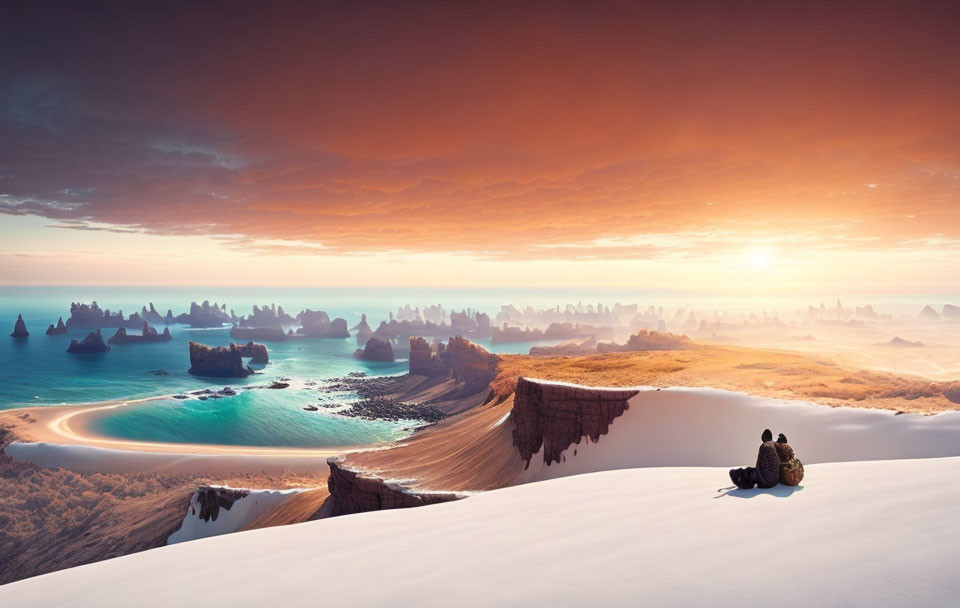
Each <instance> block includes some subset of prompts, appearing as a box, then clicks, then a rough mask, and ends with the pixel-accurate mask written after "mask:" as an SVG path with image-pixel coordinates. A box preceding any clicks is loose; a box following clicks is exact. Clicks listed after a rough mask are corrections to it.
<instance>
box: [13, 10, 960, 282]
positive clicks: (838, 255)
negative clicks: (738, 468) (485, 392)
mask: <svg viewBox="0 0 960 608" xmlns="http://www.w3.org/2000/svg"><path fill="white" fill-rule="evenodd" d="M27 4H29V6H27ZM192 4H194V5H193V6H191V3H176V2H173V3H150V4H146V3H112V4H99V3H59V4H58V3H43V2H38V3H21V6H13V7H10V8H8V9H5V11H4V12H5V15H4V22H3V23H2V24H0V266H2V270H0V283H6V284H24V283H31V284H64V283H84V282H86V283H97V284H104V283H125V282H138V283H139V284H151V283H159V284H204V283H215V284H289V285H326V284H330V285H397V284H409V285H420V284H422V285H446V284H449V285H563V284H565V283H568V282H570V281H574V282H579V284H583V285H590V286H617V285H622V284H623V283H624V282H629V283H630V284H631V285H633V286H643V285H646V284H652V285H655V286H658V287H687V288H691V287H709V288H723V287H729V288H741V287H742V288H749V289H756V290H770V289H775V290H784V289H786V290H791V289H796V290H807V291H809V290H824V291H829V290H831V289H833V290H837V289H841V288H842V289H846V290H848V291H860V292H877V293H880V292H887V293H896V292H905V291H907V292H908V291H920V292H923V293H941V292H954V293H955V292H957V291H958V290H960V277H958V276H957V272H956V268H957V264H956V260H957V259H960V258H958V254H960V111H958V110H957V108H960V36H957V35H956V25H957V23H960V5H958V4H957V3H949V2H940V3H924V2H919V3H918V2H909V3H907V2H903V3H891V2H876V3H863V4H862V5H860V6H857V4H856V3H816V2H805V3H781V2H733V3H716V2H708V3H698V2H695V3H683V2H680V3H670V6H669V7H666V6H654V5H650V6H643V5H642V4H637V3H603V2H601V3H589V4H588V3H550V4H546V3H536V2H532V3H504V4H497V3H477V4H476V5H475V6H472V7H471V6H468V5H466V4H464V3H435V4H434V3H424V2H420V3H377V2H363V3H355V2H329V3H318V2H309V3H308V2H304V3H285V4H284V5H283V6H282V8H280V7H278V6H277V5H274V6H273V7H267V6H266V5H255V4H247V3H235V2H230V3H216V2H205V3H192Z"/></svg>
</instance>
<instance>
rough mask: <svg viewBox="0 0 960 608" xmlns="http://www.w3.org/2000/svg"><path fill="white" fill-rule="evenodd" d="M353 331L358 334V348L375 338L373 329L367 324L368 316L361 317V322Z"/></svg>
mask: <svg viewBox="0 0 960 608" xmlns="http://www.w3.org/2000/svg"><path fill="white" fill-rule="evenodd" d="M352 331H355V332H357V346H365V345H366V344H367V340H369V339H370V338H372V337H373V329H371V328H370V325H369V324H368V323H367V315H360V322H359V323H357V324H356V325H355V326H354V327H353V329H352Z"/></svg>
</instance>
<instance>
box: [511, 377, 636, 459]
mask: <svg viewBox="0 0 960 608" xmlns="http://www.w3.org/2000/svg"><path fill="white" fill-rule="evenodd" d="M638 392H639V391H638V390H635V389H609V388H592V387H588V386H576V385H572V384H561V383H552V382H540V381H536V380H528V379H526V378H520V379H519V380H518V381H517V390H516V393H515V394H514V401H513V410H512V411H511V412H510V419H511V420H512V421H513V424H514V431H513V443H514V445H515V446H516V447H517V449H518V450H519V452H520V457H521V458H523V460H524V461H525V463H526V465H525V466H529V465H530V460H531V459H532V458H533V456H534V454H536V453H537V452H539V451H540V448H541V447H542V448H543V459H544V462H545V463H546V464H548V465H549V464H551V463H553V462H560V458H561V455H562V454H563V452H564V450H566V449H567V448H568V447H570V446H571V445H573V444H575V443H580V441H581V440H582V439H583V438H584V437H588V438H590V440H591V441H594V442H595V441H598V440H599V439H600V436H601V435H606V434H607V432H608V431H609V430H610V425H611V424H612V423H613V421H614V419H616V418H617V417H618V416H620V415H621V414H623V412H625V411H626V410H627V408H628V407H629V403H628V401H629V399H631V398H632V397H634V396H635V395H636V394H637V393H638Z"/></svg>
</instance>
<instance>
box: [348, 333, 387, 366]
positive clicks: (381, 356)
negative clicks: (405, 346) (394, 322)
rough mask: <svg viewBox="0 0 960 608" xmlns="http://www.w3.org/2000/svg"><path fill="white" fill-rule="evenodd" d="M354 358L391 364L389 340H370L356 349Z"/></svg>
mask: <svg viewBox="0 0 960 608" xmlns="http://www.w3.org/2000/svg"><path fill="white" fill-rule="evenodd" d="M354 356H355V357H356V358H358V359H362V360H364V361H380V362H383V363H392V362H393V345H391V344H390V340H386V339H383V338H370V339H369V340H367V343H366V345H365V346H364V347H363V348H360V349H357V351H356V352H355V353H354Z"/></svg>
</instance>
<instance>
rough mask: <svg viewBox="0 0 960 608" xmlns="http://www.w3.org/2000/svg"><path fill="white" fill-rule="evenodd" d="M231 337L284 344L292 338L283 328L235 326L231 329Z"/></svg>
mask: <svg viewBox="0 0 960 608" xmlns="http://www.w3.org/2000/svg"><path fill="white" fill-rule="evenodd" d="M230 337H231V338H234V339H236V340H256V341H258V342H259V341H262V342H283V341H285V340H286V339H287V338H289V337H291V336H289V335H288V334H285V333H284V332H283V328H282V327H241V326H239V325H234V326H233V327H231V328H230Z"/></svg>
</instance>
